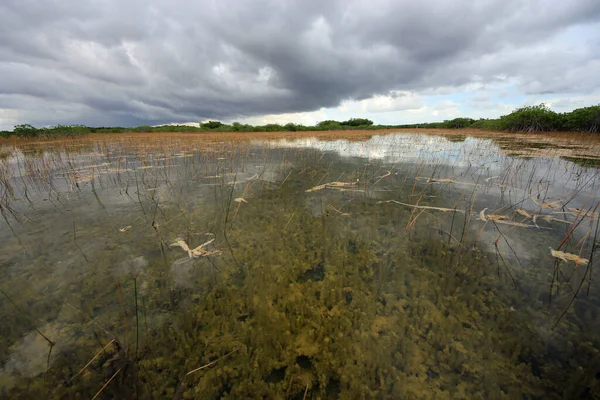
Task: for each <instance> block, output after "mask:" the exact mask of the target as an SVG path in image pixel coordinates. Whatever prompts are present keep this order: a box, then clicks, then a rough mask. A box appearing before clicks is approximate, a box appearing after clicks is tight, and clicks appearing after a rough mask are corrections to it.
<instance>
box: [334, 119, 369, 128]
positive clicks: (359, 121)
mask: <svg viewBox="0 0 600 400" xmlns="http://www.w3.org/2000/svg"><path fill="white" fill-rule="evenodd" d="M340 125H342V126H352V127H357V126H369V125H373V121H371V120H370V119H366V118H350V119H349V120H348V121H344V122H340Z"/></svg>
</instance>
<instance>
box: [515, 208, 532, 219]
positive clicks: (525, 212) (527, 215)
mask: <svg viewBox="0 0 600 400" xmlns="http://www.w3.org/2000/svg"><path fill="white" fill-rule="evenodd" d="M515 212H516V213H517V214H519V215H522V216H524V217H525V218H529V219H533V215H531V214H529V213H528V212H527V211H525V210H521V209H520V208H519V209H517V210H515Z"/></svg>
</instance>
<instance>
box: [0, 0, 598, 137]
mask: <svg viewBox="0 0 600 400" xmlns="http://www.w3.org/2000/svg"><path fill="white" fill-rule="evenodd" d="M190 3H192V2H188V1H168V0H146V1H120V0H105V1H82V0H79V1H75V0H73V1H68V0H54V1H47V0H4V1H2V2H1V3H0V108H2V109H4V110H13V111H14V113H13V115H18V118H19V119H26V120H21V121H19V122H22V123H24V122H30V123H35V124H54V123H85V124H92V123H93V124H96V125H109V124H120V125H131V124H140V123H158V122H171V121H197V120H201V119H205V118H221V119H232V118H237V117H243V116H251V115H260V114H273V113H284V112H295V111H309V110H315V109H318V108H320V107H331V106H336V105H338V104H339V103H340V102H341V101H343V100H346V99H364V98H368V97H370V96H372V95H375V94H386V93H389V91H390V90H413V91H422V92H427V91H432V90H437V89H438V88H440V87H458V86H461V85H465V84H470V83H478V84H483V85H485V84H490V83H495V82H497V81H506V82H512V84H514V85H515V86H516V87H517V89H518V90H520V91H521V92H522V93H545V92H547V93H572V92H577V93H580V94H585V93H589V92H592V91H594V90H597V89H598V88H599V87H600V77H599V76H598V74H597V73H596V72H595V71H597V70H599V67H600V65H599V62H600V60H599V58H598V56H597V54H598V53H600V52H598V48H597V47H598V45H597V44H598V34H596V36H592V37H587V38H586V37H583V38H578V37H577V35H576V34H572V35H571V36H569V34H568V33H569V32H570V30H571V31H574V32H583V33H584V34H589V32H595V31H597V29H593V28H595V27H598V26H600V25H599V21H600V2H598V1H597V0H575V1H570V2H565V1H550V0H529V1H523V0H518V1H517V0H514V1H507V0H481V1H476V2H474V1H471V0H462V1H457V0H452V1H450V0H437V1H433V0H430V1H419V2H415V1H408V0H407V1H392V0H390V1H373V0H370V1H366V0H365V1H327V2H323V1H294V2H292V1H285V2H284V1H265V0H252V1H248V0H245V1H203V2H193V4H190ZM578 29H579V31H577V30H578ZM560 35H562V36H564V38H562V36H560ZM561 38H562V39H561ZM574 45H576V46H574ZM5 114H6V113H5ZM5 114H1V113H0V118H3V117H2V115H5ZM7 121H8V120H5V121H0V125H6V124H7Z"/></svg>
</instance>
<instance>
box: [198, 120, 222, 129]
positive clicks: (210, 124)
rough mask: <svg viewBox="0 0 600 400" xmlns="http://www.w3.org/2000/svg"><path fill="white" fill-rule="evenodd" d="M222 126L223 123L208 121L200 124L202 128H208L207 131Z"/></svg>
mask: <svg viewBox="0 0 600 400" xmlns="http://www.w3.org/2000/svg"><path fill="white" fill-rule="evenodd" d="M222 125H223V123H222V122H220V121H208V122H205V123H203V124H201V126H202V127H203V128H208V129H216V128H219V127H221V126H222Z"/></svg>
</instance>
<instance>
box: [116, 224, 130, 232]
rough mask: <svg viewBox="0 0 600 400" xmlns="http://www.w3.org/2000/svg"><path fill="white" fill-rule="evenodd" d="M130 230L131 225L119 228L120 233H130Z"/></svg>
mask: <svg viewBox="0 0 600 400" xmlns="http://www.w3.org/2000/svg"><path fill="white" fill-rule="evenodd" d="M130 229H131V225H127V226H124V227H122V228H119V232H123V233H124V232H127V231H129V230H130Z"/></svg>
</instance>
